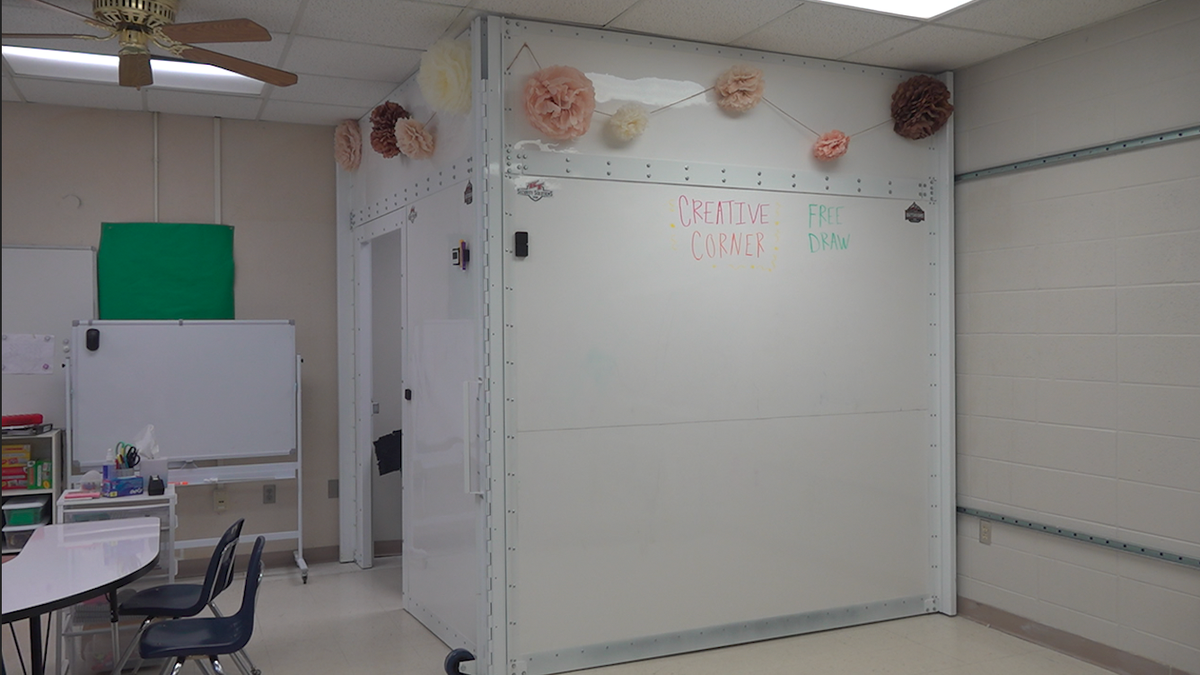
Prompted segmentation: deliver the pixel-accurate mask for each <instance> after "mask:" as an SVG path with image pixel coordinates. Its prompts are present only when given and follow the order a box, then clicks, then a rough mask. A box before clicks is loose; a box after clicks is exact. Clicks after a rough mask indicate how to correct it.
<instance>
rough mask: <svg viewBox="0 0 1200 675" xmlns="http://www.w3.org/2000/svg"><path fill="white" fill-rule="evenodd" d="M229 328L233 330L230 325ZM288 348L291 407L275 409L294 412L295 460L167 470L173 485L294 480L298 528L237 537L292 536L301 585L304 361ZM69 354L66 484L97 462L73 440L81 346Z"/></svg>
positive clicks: (304, 570)
mask: <svg viewBox="0 0 1200 675" xmlns="http://www.w3.org/2000/svg"><path fill="white" fill-rule="evenodd" d="M127 323H128V324H130V325H133V324H137V323H140V324H147V323H150V324H155V323H157V324H176V322H127ZM194 323H202V322H194ZM207 323H210V324H214V323H216V324H222V323H227V324H233V323H234V322H207ZM239 323H243V324H252V323H256V324H259V325H262V324H275V325H279V324H287V326H288V329H289V331H292V330H294V323H292V322H290V321H288V322H282V321H259V322H250V321H247V322H239ZM122 324H123V322H97V321H86V322H80V321H76V322H75V328H76V332H79V330H80V329H83V328H86V327H88V326H101V327H107V328H108V329H114V327H116V328H120V327H121V326H122ZM184 324H185V322H183V321H179V322H177V324H176V325H178V326H180V327H182V326H184ZM189 325H194V324H192V323H189ZM231 330H237V328H236V327H232V328H231ZM230 335H236V333H231V334H230ZM292 339H293V340H294V338H292ZM78 342H79V343H80V344H82V343H83V340H82V339H80V340H78ZM288 344H289V345H294V342H292V341H290V340H289V343H288ZM272 345H273V343H272V344H271V345H268V348H267V351H268V352H270V351H271V349H273V348H274V347H273V346H272ZM291 351H292V353H293V354H294V356H293V357H292V358H293V359H294V362H293V363H292V365H291V366H290V367H289V370H290V371H291V372H290V377H292V378H294V384H293V385H292V398H291V402H290V405H289V404H286V403H285V404H283V405H282V406H278V408H279V410H277V411H276V412H281V411H282V408H283V407H291V411H289V413H290V414H291V415H292V416H293V418H294V422H293V423H292V424H291V429H290V433H293V434H295V449H294V456H295V461H283V462H262V463H257V464H240V465H234V466H212V467H200V466H197V465H196V461H197V460H195V459H184V460H180V461H182V462H183V464H182V466H181V467H179V468H171V469H170V473H171V477H170V478H171V482H172V483H175V484H176V485H177V486H180V487H187V486H191V485H214V486H215V485H218V484H220V483H238V482H254V481H271V480H295V481H296V529H294V530H283V531H277V532H262V533H257V534H243V535H242V536H241V538H240V539H239V542H242V543H245V544H252V543H253V542H254V540H255V538H256V537H258V536H260V535H261V536H263V537H265V538H266V539H267V541H290V540H293V539H294V540H295V541H296V550H295V551H293V552H292V557H293V559H294V560H295V562H296V566H297V567H298V568H299V569H300V575H301V578H302V580H303V583H305V584H307V583H308V563H307V562H306V561H305V560H304V487H303V486H304V479H303V465H304V463H303V461H302V446H303V443H302V441H301V421H300V418H301V386H300V374H301V367H302V364H303V362H304V359H303V358H302V357H301V356H300V355H299V354H295V352H294V346H293V347H291ZM134 352H135V356H138V357H140V356H141V354H137V353H136V350H134ZM160 356H161V355H160ZM67 358H68V360H69V361H70V362H71V364H70V365H71V366H72V367H69V368H67V374H66V385H67V386H66V390H67V391H66V394H67V419H68V420H71V421H72V422H73V424H71V425H70V426H69V427H68V428H67V434H68V446H67V447H68V451H69V456H70V460H69V462H68V464H67V467H68V468H67V469H66V471H65V472H64V473H65V475H67V476H69V478H70V480H69V481H68V482H69V483H70V484H72V485H77V484H78V483H79V481H80V478H81V473H79V472H82V471H84V470H86V469H89V468H95V466H96V464H95V462H94V461H93V459H92V458H90V457H88V456H86V453H84V452H83V448H81V446H80V444H79V443H77V441H78V440H79V439H78V438H77V436H78V435H79V428H78V421H79V417H78V416H77V412H78V408H79V401H78V400H77V398H79V390H78V389H77V386H78V385H79V384H80V380H79V379H77V375H76V367H77V366H78V363H77V360H78V359H80V358H83V357H82V356H81V354H80V353H79V350H78V349H76V350H75V351H74V352H73V353H70V354H69V355H68V357H67ZM276 365H277V366H279V365H282V364H276ZM273 372H274V374H275V375H280V374H282V373H283V372H284V371H283V370H282V368H276V369H274V371H273ZM93 377H95V376H94V375H93ZM91 400H95V398H93V399H91ZM208 417H215V416H208ZM111 436H112V434H105V437H111ZM92 445H95V444H92ZM97 447H99V446H97ZM93 449H94V448H93ZM288 454H289V455H291V454H293V453H288ZM258 456H262V457H272V456H273V457H281V456H282V455H280V454H259V455H258ZM212 459H222V457H213V458H212ZM81 460H82V461H81ZM218 542H219V538H217V537H213V538H206V539H185V540H175V542H174V550H175V551H180V550H183V549H189V548H212V547H215V546H216V545H217V543H218Z"/></svg>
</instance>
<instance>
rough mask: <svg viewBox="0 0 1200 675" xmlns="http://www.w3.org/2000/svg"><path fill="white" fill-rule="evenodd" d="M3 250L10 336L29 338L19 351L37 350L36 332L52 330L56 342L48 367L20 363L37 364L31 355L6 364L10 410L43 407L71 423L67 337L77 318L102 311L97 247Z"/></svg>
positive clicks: (47, 414) (52, 418) (52, 417)
mask: <svg viewBox="0 0 1200 675" xmlns="http://www.w3.org/2000/svg"><path fill="white" fill-rule="evenodd" d="M3 255H4V259H3V262H2V264H0V270H3V275H4V279H3V286H2V288H3V289H4V302H3V307H4V310H3V311H4V320H3V323H4V340H5V342H7V341H9V340H10V339H12V340H13V341H14V342H18V341H20V342H25V343H26V344H23V345H20V346H19V347H17V349H16V350H15V351H16V352H18V354H13V356H17V355H23V356H33V354H29V353H28V351H29V350H30V349H31V348H32V345H30V344H28V341H29V340H30V336H33V335H40V336H42V338H43V339H44V338H45V337H46V336H49V337H50V338H51V339H50V343H51V347H52V358H51V360H50V362H49V365H50V369H49V371H48V372H27V371H29V370H31V369H30V368H28V367H22V366H21V365H20V364H21V363H23V364H24V366H30V365H32V361H31V360H29V359H23V360H22V361H21V362H20V363H18V364H14V365H16V367H14V368H12V369H11V370H10V368H9V367H8V365H9V364H8V363H6V364H5V365H6V367H5V369H4V375H3V377H4V385H3V387H0V390H2V391H3V397H4V401H3V406H2V407H3V410H4V414H5V415H12V414H22V413H41V414H42V415H43V417H44V418H45V420H46V421H47V422H49V423H51V424H53V425H54V426H55V427H58V428H63V427H66V426H67V385H66V381H67V373H66V369H64V368H63V365H64V358H65V354H66V353H65V351H64V346H65V345H64V342H65V341H67V340H68V339H69V338H70V337H71V322H72V321H76V320H81V319H91V318H93V317H94V316H95V315H96V314H95V312H96V309H95V307H96V253H95V251H93V250H92V249H91V248H41V247H23V246H5V247H4V252H3ZM6 349H13V347H12V346H8V347H6ZM7 353H8V352H7V351H6V354H7ZM8 358H9V357H7V356H6V357H5V360H6V361H7V360H8ZM13 370H19V371H23V372H12V371H13Z"/></svg>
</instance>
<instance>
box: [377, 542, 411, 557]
mask: <svg viewBox="0 0 1200 675" xmlns="http://www.w3.org/2000/svg"><path fill="white" fill-rule="evenodd" d="M374 546H375V557H376V558H390V557H394V556H398V555H400V554H401V553H403V552H404V540H403V539H387V540H385V541H377V542H375V543H374Z"/></svg>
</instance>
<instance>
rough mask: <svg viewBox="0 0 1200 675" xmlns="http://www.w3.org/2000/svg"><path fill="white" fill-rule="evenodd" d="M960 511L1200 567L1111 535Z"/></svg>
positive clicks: (1192, 561) (1191, 560)
mask: <svg viewBox="0 0 1200 675" xmlns="http://www.w3.org/2000/svg"><path fill="white" fill-rule="evenodd" d="M958 512H959V513H963V514H966V515H968V516H975V517H976V518H983V519H984V520H991V521H995V522H997V523H1007V524H1009V525H1016V526H1017V527H1025V528H1029V529H1031V530H1038V531H1041V532H1046V533H1049V534H1054V535H1058V536H1060V537H1067V538H1068V539H1075V540H1077V541H1084V542H1089V543H1092V544H1099V545H1100V546H1107V547H1108V548H1114V549H1116V550H1118V551H1125V552H1126V553H1134V554H1137V555H1142V556H1146V557H1147V558H1154V559H1155V560H1165V561H1167V562H1172V563H1176V564H1178V565H1183V566H1185V567H1192V568H1195V569H1200V559H1198V558H1189V557H1188V556H1184V555H1178V554H1176V553H1168V552H1166V551H1159V550H1157V549H1153V548H1150V547H1148V546H1139V545H1137V544H1129V543H1126V542H1123V541H1117V540H1116V539H1111V538H1109V537H1097V536H1095V535H1091V534H1084V533H1082V532H1076V531H1074V530H1068V529H1066V528H1063V527H1055V526H1053V525H1043V524H1041V523H1035V522H1032V521H1029V520H1023V519H1021V518H1013V517H1012V516H1003V515H1000V514H999V513H992V512H991V511H981V510H979V509H969V508H967V507H965V506H960V507H958Z"/></svg>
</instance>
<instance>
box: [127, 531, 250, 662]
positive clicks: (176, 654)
mask: <svg viewBox="0 0 1200 675" xmlns="http://www.w3.org/2000/svg"><path fill="white" fill-rule="evenodd" d="M266 543H267V538H266V537H263V536H261V535H260V536H259V537H258V538H257V539H255V540H254V549H253V550H252V551H251V552H250V565H249V566H248V567H247V568H246V587H245V590H243V591H242V605H241V608H239V609H238V611H237V612H236V613H234V614H230V615H229V616H219V617H198V618H192V619H171V620H170V621H163V622H160V623H156V624H154V625H152V626H150V627H149V628H147V629H146V632H145V633H143V634H142V639H141V642H140V643H139V652H140V653H141V655H142V658H143V659H169V660H168V661H167V662H166V663H164V664H163V668H162V670H161V671H160V672H161V673H164V674H165V673H167V672H171V673H173V674H175V673H178V672H179V671H180V670H181V669H182V668H183V664H184V663H185V662H186V661H187V659H188V657H192V656H200V657H207V658H208V660H209V663H211V664H212V667H213V670H214V671H215V672H216V673H217V674H218V675H222V674H223V673H225V669H224V668H222V667H221V663H220V662H219V661H218V660H217V657H218V656H221V655H224V654H235V653H237V652H239V651H241V650H242V649H244V648H245V646H246V644H247V643H248V642H250V636H251V634H252V633H253V632H254V606H255V603H256V601H257V600H258V587H259V584H260V583H261V582H262V577H263V567H264V566H263V562H262V552H263V547H264V546H266Z"/></svg>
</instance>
